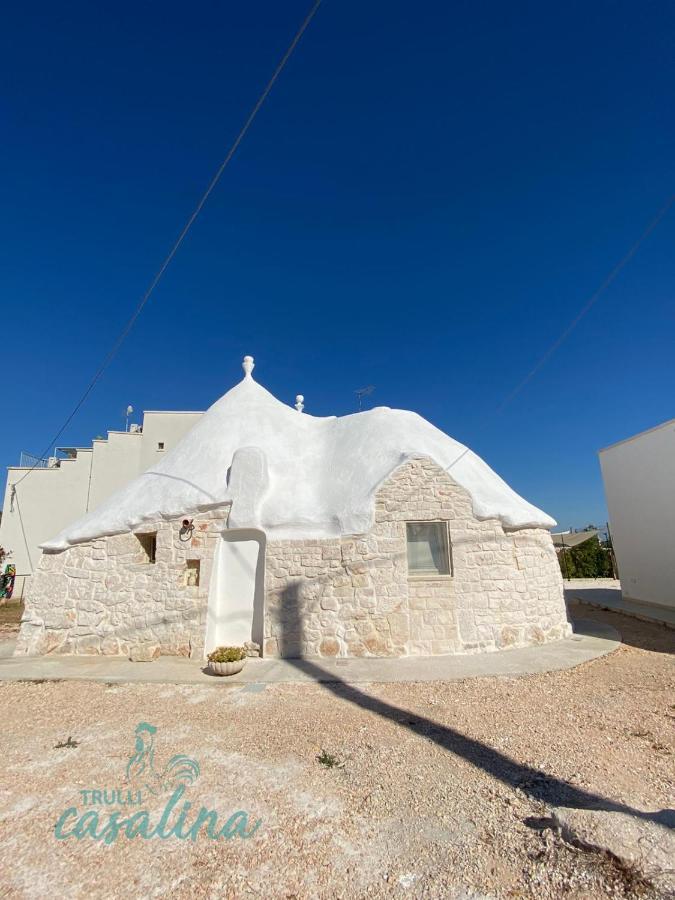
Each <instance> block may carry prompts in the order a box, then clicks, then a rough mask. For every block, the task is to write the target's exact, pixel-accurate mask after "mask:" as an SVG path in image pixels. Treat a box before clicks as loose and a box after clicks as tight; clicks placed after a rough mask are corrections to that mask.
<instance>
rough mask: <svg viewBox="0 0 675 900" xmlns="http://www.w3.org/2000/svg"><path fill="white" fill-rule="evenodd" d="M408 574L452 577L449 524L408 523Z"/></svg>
mask: <svg viewBox="0 0 675 900" xmlns="http://www.w3.org/2000/svg"><path fill="white" fill-rule="evenodd" d="M405 527H406V540H407V548H408V573H409V574H410V575H429V576H433V575H451V574H452V571H451V561H450V537H449V535H448V524H447V522H406V526H405Z"/></svg>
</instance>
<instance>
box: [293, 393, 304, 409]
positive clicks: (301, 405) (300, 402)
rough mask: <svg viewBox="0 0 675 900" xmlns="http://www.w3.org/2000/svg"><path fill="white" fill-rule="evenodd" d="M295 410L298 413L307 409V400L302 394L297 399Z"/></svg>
mask: <svg viewBox="0 0 675 900" xmlns="http://www.w3.org/2000/svg"><path fill="white" fill-rule="evenodd" d="M295 408H296V409H297V411H298V412H302V411H303V409H304V408H305V398H304V397H303V396H302V394H298V396H297V397H296V398H295Z"/></svg>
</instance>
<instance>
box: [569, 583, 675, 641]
mask: <svg viewBox="0 0 675 900" xmlns="http://www.w3.org/2000/svg"><path fill="white" fill-rule="evenodd" d="M602 593H604V592H603V591H595V590H594V589H593V588H584V589H582V590H575V591H574V598H569V597H568V598H567V610H568V612H569V614H570V615H571V617H572V618H573V619H590V620H591V621H593V622H601V623H602V624H604V625H611V626H612V628H616V630H617V631H618V632H619V634H620V635H621V643H622V644H626V646H628V647H636V648H637V649H638V650H650V651H652V652H653V653H671V654H675V629H673V628H668V627H667V626H666V625H660V624H659V623H658V622H647V621H645V620H644V619H638V618H636V617H635V616H629V615H627V614H626V613H622V612H617V611H615V610H612V609H607V608H606V607H604V608H603V607H602V605H601V604H602V599H601V598H600V599H598V598H597V597H596V595H597V594H602Z"/></svg>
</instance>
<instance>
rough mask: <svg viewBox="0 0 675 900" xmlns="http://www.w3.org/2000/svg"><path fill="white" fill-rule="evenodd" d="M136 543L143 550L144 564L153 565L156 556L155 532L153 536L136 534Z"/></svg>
mask: <svg viewBox="0 0 675 900" xmlns="http://www.w3.org/2000/svg"><path fill="white" fill-rule="evenodd" d="M136 537H137V538H138V542H139V544H140V545H141V547H142V548H143V553H144V555H145V558H144V560H143V561H144V562H149V563H154V561H155V557H156V554H157V532H154V533H153V534H137V535H136Z"/></svg>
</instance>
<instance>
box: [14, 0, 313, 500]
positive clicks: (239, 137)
mask: <svg viewBox="0 0 675 900" xmlns="http://www.w3.org/2000/svg"><path fill="white" fill-rule="evenodd" d="M321 2H322V0H315V3H314V4H313V6H312V8H311V9H310V11H309V12H308V13H307V15H306V16H305V19H304V20H303V22H302V24H301V25H300V27H299V28H298V30H297V32H296V34H295V37H294V38H293V40H292V41H291V43H290V44H289V45H288V48H287V50H286V52H285V53H284V55H283V56H282V57H281V60H280V61H279V63H278V65H277V67H276V69H275V70H274V73H273V74H272V77H271V78H270V80H269V81H268V82H267V84H266V86H265V89H264V90H263V92H262V94H261V95H260V96H259V97H258V100H257V102H256V104H255V106H254V107H253V109H252V110H251V112H250V113H249V115H248V118H247V119H246V121H245V122H244V124H243V126H242V128H241V130H240V131H239V134H238V135H237V137H236V139H235V141H234V143H233V144H232V146H231V147H230V149H229V150H228V152H227V155H226V157H225V159H224V160H223V161H222V163H221V164H220V166H219V167H218V170H217V171H216V174H215V175H214V176H213V178H212V179H211V181H210V183H209V186H208V187H207V188H206V190H205V191H204V193H203V194H202V196H201V198H200V200H199V203H197V205H196V207H195V208H194V211H193V212H192V215H191V216H190V218H189V219H188V220H187V222H186V223H185V225H184V227H183V230H182V231H181V233H180V234H179V235H178V237H177V238H176V241H175V242H174V244H173V246H172V248H171V250H170V251H169V253H168V254H167V256H166V257H165V259H164V262H163V263H162V265H161V266H160V267H159V269H158V270H157V273H156V274H155V277H154V278H153V279H152V281H151V282H150V286H149V287H148V289H147V290H146V292H145V293H144V294H143V296H142V298H141V301H140V303H139V304H138V306H137V307H136V309H135V310H134V313H133V315H132V316H131V318H130V319H129V321H128V322H127V324H126V325H125V326H124V328H123V329H122V331H121V332H120V334H119V335H118V337H117V340H116V341H115V343H114V344H113V345H112V348H111V349H110V351H109V353H108V355H107V356H106V357H105V359H104V360H103V362H102V363H101V366H100V367H99V369H98V370H97V372H96V374H95V375H94V377H93V378H92V380H91V381H90V382H89V385H88V387H87V389H86V390H85V392H84V393H83V394H82V396H81V397H80V399H79V401H78V402H77V405H76V406H75V408H74V409H73V411H72V412H71V413H70V415H69V416H68V418H67V419H66V421H65V422H64V423H63V425H62V426H61V428H60V429H59V430H58V431H57V433H56V434H55V435H54V437H53V438H52V439H51V440H50V442H49V443H48V444H47V446H46V448H45V449H44V450H43V452H42V453H41V456H42V457H44V456H45V455H46V454H47V453H48V452H49V448H50V447H51V446H52V444H56V442H57V441H58V439H59V438H60V437H61V435H62V434H63V432H64V431H65V430H66V428H67V427H68V425H70V423H71V422H72V420H73V419H74V418H75V416H76V415H77V413H78V412H79V410H80V408H81V407H82V404H83V403H84V402H85V400H86V399H87V397H88V396H89V394H90V393H91V392H92V390H93V389H94V387H95V386H96V384H97V383H98V381H99V380H100V378H101V376H102V375H103V373H104V372H105V371H106V369H107V368H108V366H109V365H110V363H111V362H112V361H113V359H114V358H115V356H116V355H117V353H118V351H119V349H120V347H121V346H122V344H123V343H124V341H125V340H126V338H127V336H128V335H129V332H130V331H131V329H132V328H133V327H134V325H135V323H136V319H137V318H138V317H139V316H140V314H141V312H142V311H143V308H144V306H145V305H146V303H147V302H148V300H149V299H150V297H151V296H152V294H153V292H154V290H155V288H156V287H157V285H158V284H159V282H160V280H161V278H162V276H163V275H164V273H165V272H166V270H167V268H168V266H169V263H170V262H171V260H172V259H173V258H174V256H175V255H176V253H177V251H178V248H179V247H180V245H181V244H182V243H183V241H184V240H185V238H186V236H187V234H188V232H189V231H190V228H192V225H193V224H194V221H195V219H196V218H197V216H198V215H199V213H200V212H201V211H202V207H203V206H204V204H205V203H206V201H207V200H208V199H209V196H210V195H211V192H212V191H213V189H214V188H215V186H216V185H217V184H218V181H219V180H220V176H221V175H222V174H223V172H224V171H225V169H226V167H227V165H228V163H229V162H230V160H231V159H232V157H233V156H234V154H235V153H236V152H237V148H238V147H239V145H240V144H241V142H242V141H243V139H244V137H245V136H246V132H247V131H248V130H249V128H250V127H251V125H252V124H253V120H254V119H255V117H256V116H257V114H258V112H259V111H260V107H261V106H262V105H263V103H264V102H265V100H267V97H268V95H269V93H270V91H271V90H272V88H273V87H274V85H275V83H276V81H277V79H278V77H279V75H281V73H282V71H283V69H284V67H285V66H286V63H287V62H288V60H289V59H290V58H291V56H292V54H293V51H294V50H295V48H296V47H297V45H298V43H299V41H300V38H301V37H302V36H303V34H304V33H305V31H306V30H307V26H308V25H309V23H310V22H311V21H312V19H313V18H314V15H315V13H316V11H317V10H318V8H319V6H321ZM37 465H38V462H36V463H35V464H34V465H33V466H32V467H31V468H30V469H29V470H28V471H27V472H26V473H25V475H22V477H21V478H20V479H19V480H18V481H17V482H15V485H17V484H21V482H22V481H23V480H24V478H27V477H28V476H29V475H30V473H31V472H32V471H33V470H34V469H35V468H37Z"/></svg>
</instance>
